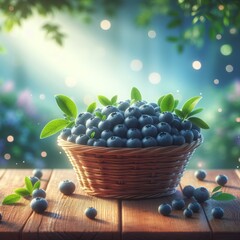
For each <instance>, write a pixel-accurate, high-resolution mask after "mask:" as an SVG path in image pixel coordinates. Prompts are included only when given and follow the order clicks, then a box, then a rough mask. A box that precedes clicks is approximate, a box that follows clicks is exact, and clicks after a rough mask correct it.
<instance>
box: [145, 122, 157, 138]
mask: <svg viewBox="0 0 240 240" xmlns="http://www.w3.org/2000/svg"><path fill="white" fill-rule="evenodd" d="M157 134H158V130H157V127H155V126H154V125H152V124H147V125H145V126H144V127H143V128H142V135H143V136H144V137H147V136H150V137H156V136H157Z"/></svg>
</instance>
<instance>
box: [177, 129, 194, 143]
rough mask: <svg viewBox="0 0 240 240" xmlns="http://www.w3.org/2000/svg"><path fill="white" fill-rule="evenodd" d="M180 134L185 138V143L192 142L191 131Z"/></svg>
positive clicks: (183, 131)
mask: <svg viewBox="0 0 240 240" xmlns="http://www.w3.org/2000/svg"><path fill="white" fill-rule="evenodd" d="M180 133H181V135H182V136H183V137H184V138H185V142H186V143H191V142H192V141H193V138H194V135H193V132H192V130H182V131H181V132H180Z"/></svg>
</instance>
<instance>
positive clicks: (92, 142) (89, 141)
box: [87, 138, 97, 146]
mask: <svg viewBox="0 0 240 240" xmlns="http://www.w3.org/2000/svg"><path fill="white" fill-rule="evenodd" d="M96 140H97V139H96V138H89V139H88V141H87V145H88V146H93V144H94V142H95V141H96Z"/></svg>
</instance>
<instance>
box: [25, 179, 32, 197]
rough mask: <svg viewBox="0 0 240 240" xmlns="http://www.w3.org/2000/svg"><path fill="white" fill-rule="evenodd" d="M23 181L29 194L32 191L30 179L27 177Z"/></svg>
mask: <svg viewBox="0 0 240 240" xmlns="http://www.w3.org/2000/svg"><path fill="white" fill-rule="evenodd" d="M24 181H25V186H26V189H27V190H28V191H29V192H30V193H32V191H33V185H32V182H31V180H30V178H29V177H25V179H24Z"/></svg>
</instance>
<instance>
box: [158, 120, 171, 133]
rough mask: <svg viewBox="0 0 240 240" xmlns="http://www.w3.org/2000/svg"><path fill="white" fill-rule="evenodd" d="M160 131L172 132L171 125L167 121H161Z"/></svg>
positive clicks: (159, 124)
mask: <svg viewBox="0 0 240 240" xmlns="http://www.w3.org/2000/svg"><path fill="white" fill-rule="evenodd" d="M157 129H158V132H168V133H170V132H171V126H170V125H169V124H168V123H166V122H160V123H158V125H157Z"/></svg>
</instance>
